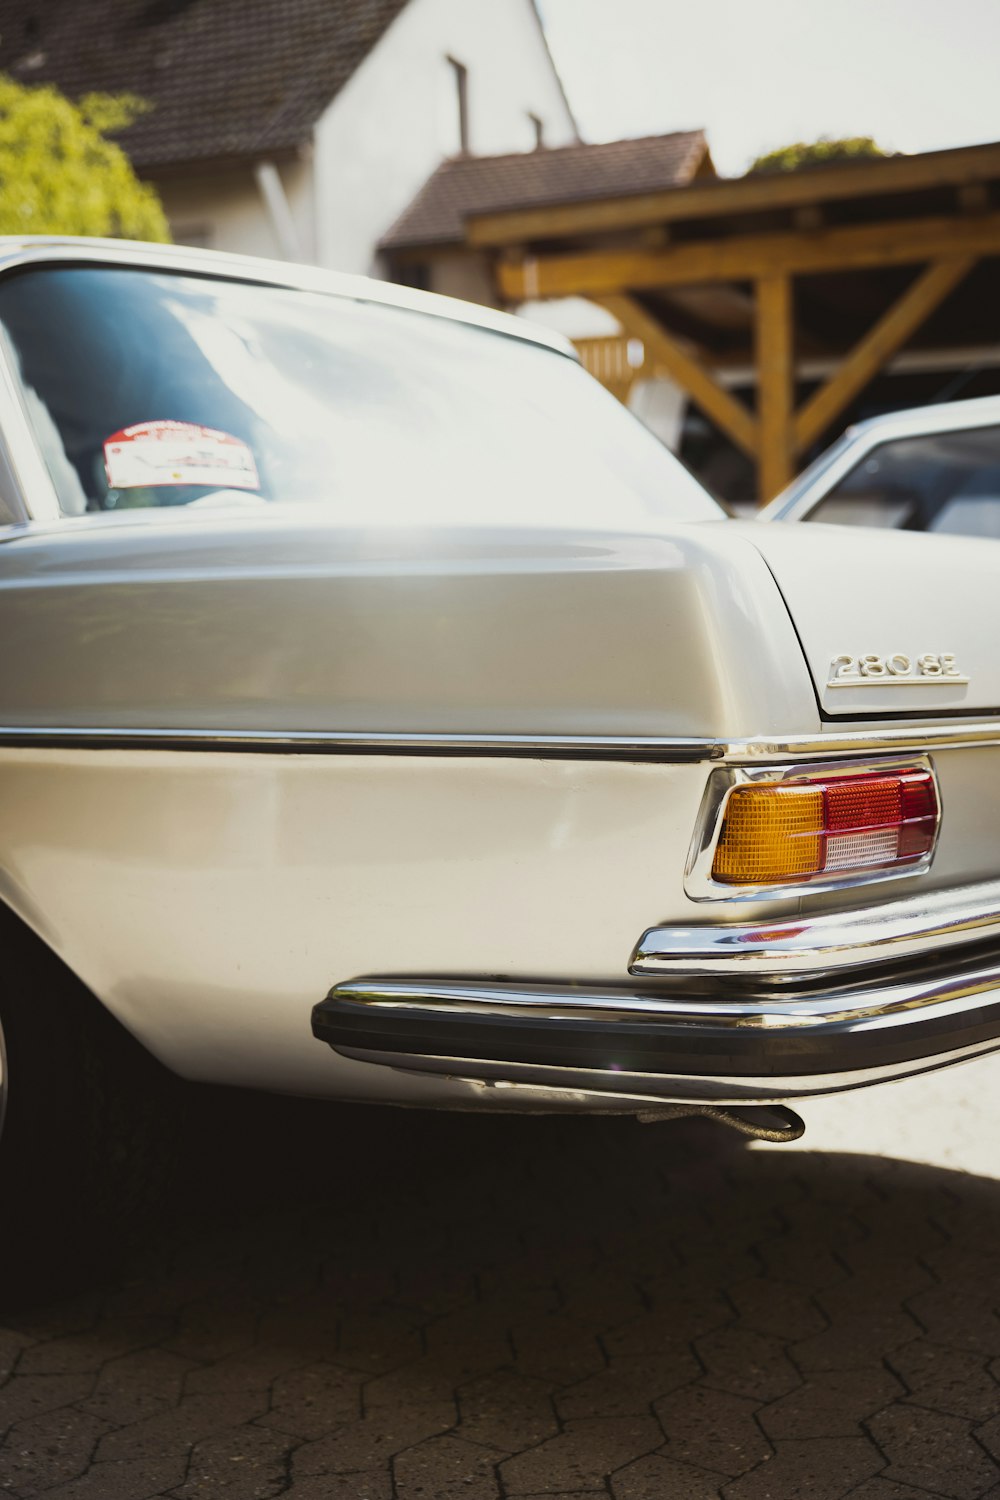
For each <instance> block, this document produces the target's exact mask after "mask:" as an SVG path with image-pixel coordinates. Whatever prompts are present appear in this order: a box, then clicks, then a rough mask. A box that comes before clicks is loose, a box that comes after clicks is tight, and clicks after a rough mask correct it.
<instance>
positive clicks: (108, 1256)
mask: <svg viewBox="0 0 1000 1500" xmlns="http://www.w3.org/2000/svg"><path fill="white" fill-rule="evenodd" d="M2 932H3V938H4V946H5V947H6V948H7V954H6V956H5V959H4V962H3V969H2V971H0V1069H2V1072H0V1206H2V1208H0V1311H4V1310H8V1309H15V1308H18V1307H23V1306H25V1305H32V1304H34V1303H38V1302H44V1301H55V1300H59V1299H61V1298H64V1297H66V1296H70V1295H74V1294H76V1293H77V1292H79V1291H80V1290H81V1289H83V1288H85V1287H88V1286H90V1285H92V1284H93V1283H94V1281H95V1279H100V1280H103V1279H104V1278H105V1277H106V1276H107V1275H108V1274H113V1272H114V1269H115V1266H116V1263H117V1262H118V1261H119V1260H120V1258H121V1255H122V1254H123V1253H124V1252H127V1249H128V1248H129V1246H130V1244H131V1243H132V1242H133V1241H134V1237H135V1234H136V1232H141V1229H142V1226H143V1224H144V1223H145V1221H146V1218H147V1213H146V1210H147V1208H148V1206H149V1204H150V1202H151V1198H152V1197H153V1196H155V1194H156V1192H157V1190H158V1189H159V1188H161V1187H162V1185H163V1179H164V1172H165V1168H166V1165H167V1160H168V1157H167V1153H166V1150H165V1147H166V1142H167V1140H168V1135H169V1133H168V1132H167V1131H166V1130H163V1129H160V1128H158V1126H159V1123H160V1122H161V1121H162V1119H163V1116H164V1109H165V1101H166V1099H167V1096H168V1093H169V1090H168V1086H167V1079H168V1077H169V1075H166V1074H165V1072H164V1070H163V1069H161V1068H160V1067H159V1065H158V1064H157V1063H155V1062H154V1061H153V1059H152V1058H151V1057H150V1056H149V1055H148V1054H147V1053H146V1052H145V1051H144V1050H143V1049H142V1048H141V1047H140V1046H139V1045H138V1043H136V1042H135V1041H134V1040H133V1039H132V1038H131V1037H130V1036H129V1035H128V1034H127V1033H126V1032H125V1031H124V1030H123V1029H122V1028H121V1027H120V1026H119V1025H118V1024H117V1022H115V1021H114V1020H113V1019H112V1018H111V1016H109V1015H108V1014H107V1012H106V1011H105V1010H104V1009H103V1007H102V1006H101V1005H100V1004H99V1003H98V1002H97V1001H96V1000H95V999H94V997H93V996H92V995H91V994H90V993H89V991H87V990H86V989H85V988H84V987H83V986H82V985H81V984H79V982H78V981H77V980H76V979H75V978H74V976H73V975H72V974H71V973H70V972H69V970H67V969H66V968H65V966H64V965H62V964H61V963H60V962H59V960H58V959H56V958H55V957H54V956H53V955H52V954H51V953H50V952H49V951H48V950H47V949H44V948H42V947H41V945H40V944H39V943H38V942H37V940H35V939H34V938H32V937H31V935H30V934H28V933H26V932H22V931H20V930H18V931H17V932H16V933H15V934H13V941H9V939H10V937H11V934H9V933H8V931H7V924H6V923H5V924H4V927H3V929H2Z"/></svg>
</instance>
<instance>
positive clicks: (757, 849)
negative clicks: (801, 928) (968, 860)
mask: <svg viewBox="0 0 1000 1500" xmlns="http://www.w3.org/2000/svg"><path fill="white" fill-rule="evenodd" d="M939 821H940V808H939V805H938V796H937V787H936V785H935V782H934V777H933V775H932V774H931V772H930V771H927V770H923V769H912V770H895V771H884V772H881V771H866V772H861V773H859V774H857V775H838V776H830V777H828V778H827V777H822V776H815V777H813V776H809V777H803V778H801V779H796V780H787V781H772V782H768V781H757V782H751V783H748V784H745V785H742V786H736V787H734V788H733V790H732V791H731V793H730V795H729V798H728V801H727V802H726V807H725V813H724V816H723V820H722V828H721V830H720V833H719V838H718V842H717V844H716V847H715V856H714V859H713V861H712V879H713V880H714V881H716V882H717V883H719V884H721V885H761V886H768V885H782V884H799V883H807V882H808V881H810V880H816V879H824V880H830V879H838V878H844V877H846V878H849V877H850V876H851V875H852V874H857V875H863V874H867V873H874V872H878V871H886V872H889V871H892V870H895V869H897V868H898V869H900V870H901V871H902V870H905V869H906V868H907V867H908V866H911V865H915V864H919V863H920V862H922V861H925V860H926V859H927V857H928V856H929V855H930V853H931V851H932V850H933V848H934V841H935V839H936V837H937V830H938V823H939Z"/></svg>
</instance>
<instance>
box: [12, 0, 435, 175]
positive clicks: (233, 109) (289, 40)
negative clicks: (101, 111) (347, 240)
mask: <svg viewBox="0 0 1000 1500" xmlns="http://www.w3.org/2000/svg"><path fill="white" fill-rule="evenodd" d="M405 4H406V0H3V3H2V4H0V72H6V73H9V74H11V75H12V76H13V77H14V78H16V79H18V80H19V81H20V82H22V83H54V84H56V85H58V87H59V88H61V89H62V90H63V92H64V93H67V94H68V95H69V96H70V97H71V98H78V97H79V96H80V95H81V94H85V93H89V92H91V91H95V90H99V91H102V92H111V93H115V92H121V91H128V92H131V93H135V94H139V95H141V96H142V97H143V98H145V99H147V100H149V101H150V103H152V104H153V105H154V108H153V109H152V110H151V111H150V112H149V114H147V115H145V116H143V117H142V118H141V119H140V120H137V121H136V122H135V124H133V125H132V126H131V127H130V128H129V129H128V130H127V131H126V132H124V133H123V135H122V137H121V141H122V145H123V146H124V147H125V149H126V150H127V151H128V153H129V155H130V156H131V158H132V160H133V161H134V162H135V164H136V165H137V166H138V167H140V168H155V167H163V166H172V165H175V164H180V163H182V162H188V163H190V162H196V161H199V160H201V161H206V160H215V159H224V158H245V157H248V156H258V155H265V154H267V153H269V152H281V151H284V150H288V149H290V148H293V147H295V146H298V145H299V144H300V143H301V142H303V141H304V140H306V139H307V138H308V136H309V133H310V130H311V128H312V126H313V125H314V124H315V122H316V120H317V119H318V118H319V116H320V115H321V114H322V112H323V110H324V109H325V108H326V107H327V105H328V104H329V103H330V101H331V100H332V99H333V97H334V95H335V94H336V93H337V92H338V90H339V89H341V88H342V87H343V85H344V84H345V83H346V82H347V80H348V79H349V78H350V76H351V74H352V73H353V72H354V70H355V69H356V68H357V67H358V65H359V64H360V63H361V62H362V61H363V60H364V58H365V57H366V56H367V55H368V53H369V52H370V51H371V49H372V47H373V46H374V45H375V43H376V42H377V41H378V40H379V38H380V37H381V36H382V34H383V32H384V31H385V30H386V28H387V27H388V26H389V24H390V23H391V22H392V21H393V20H394V19H395V17H396V16H397V15H398V14H399V12H400V11H401V10H402V9H403V6H404V5H405Z"/></svg>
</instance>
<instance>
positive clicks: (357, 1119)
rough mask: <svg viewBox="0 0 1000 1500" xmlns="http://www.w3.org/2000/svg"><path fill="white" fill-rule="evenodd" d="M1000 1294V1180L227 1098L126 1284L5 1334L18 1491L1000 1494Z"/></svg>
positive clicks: (335, 1495)
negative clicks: (999, 1465)
mask: <svg viewBox="0 0 1000 1500" xmlns="http://www.w3.org/2000/svg"><path fill="white" fill-rule="evenodd" d="M859 1108H864V1101H863V1100H862V1101H861V1102H860V1104H859ZM900 1128H901V1130H902V1129H903V1128H904V1122H901V1127H900ZM998 1308H1000V1183H997V1182H993V1181H987V1180H984V1179H979V1178H971V1177H967V1176H964V1175H962V1174H960V1173H955V1172H948V1171H943V1170H941V1169H938V1168H930V1167H921V1166H916V1165H912V1164H908V1163H902V1162H896V1161H890V1160H883V1159H878V1158H871V1157H848V1156H821V1155H818V1154H811V1153H807V1152H796V1153H783V1152H782V1151H781V1149H780V1148H777V1149H766V1150H759V1149H753V1150H749V1149H746V1148H745V1146H744V1145H743V1143H742V1142H741V1141H740V1140H739V1138H737V1137H735V1136H730V1135H728V1134H727V1133H726V1132H724V1131H722V1130H720V1129H719V1128H718V1127H713V1126H711V1125H709V1124H706V1123H704V1122H690V1123H683V1124H668V1125H658V1126H640V1125H638V1124H636V1123H635V1122H634V1121H631V1120H627V1119H622V1120H614V1119H604V1120H597V1119H579V1120H573V1119H547V1118H538V1119H511V1118H487V1117H473V1116H455V1115H448V1116H446V1115H425V1114H418V1113H411V1112H406V1111H394V1110H388V1109H386V1110H376V1109H362V1108H349V1107H330V1106H325V1105H312V1104H303V1103H296V1102H289V1101H283V1100H273V1099H264V1098H255V1097H252V1096H239V1095H232V1094H225V1095H216V1094H214V1093H213V1094H206V1095H204V1096H197V1097H196V1098H195V1100H194V1103H193V1106H192V1111H191V1116H190V1119H189V1122H188V1127H187V1135H186V1138H185V1141H184V1143H183V1146H182V1149H181V1151H180V1172H179V1174H178V1181H177V1183H176V1185H175V1186H174V1188H173V1189H172V1190H171V1192H170V1193H169V1194H167V1195H166V1197H165V1198H164V1199H163V1200H162V1201H161V1203H160V1205H159V1207H158V1210H157V1212H156V1215H155V1218H154V1222H153V1223H152V1224H151V1225H150V1226H149V1227H148V1228H147V1229H146V1230H145V1232H144V1235H143V1239H142V1243H141V1244H140V1246H139V1247H138V1249H137V1250H135V1251H134V1253H132V1255H131V1258H130V1259H129V1260H128V1262H127V1264H126V1265H125V1266H124V1267H123V1268H122V1269H121V1271H120V1272H119V1273H116V1275H115V1277H114V1279H113V1280H112V1281H111V1282H110V1283H109V1284H108V1285H106V1286H105V1287H103V1288H102V1289H100V1290H93V1291H89V1292H87V1293H85V1294H83V1295H80V1296H78V1297H75V1298H74V1299H73V1300H72V1301H70V1302H64V1303H62V1304H55V1305H52V1306H49V1307H46V1308H42V1309H36V1310H35V1311H33V1312H32V1313H30V1314H27V1315H22V1316H20V1317H18V1318H15V1319H13V1320H11V1319H8V1320H7V1324H6V1326H4V1327H2V1328H0V1378H3V1377H6V1378H5V1380H4V1383H3V1385H2V1386H0V1431H2V1430H5V1429H6V1430H7V1436H6V1441H5V1442H4V1444H3V1446H2V1447H0V1492H4V1493H10V1494H12V1495H15V1496H23V1497H26V1496H30V1495H35V1494H37V1493H39V1492H40V1491H41V1490H42V1489H44V1490H45V1494H46V1496H47V1497H61V1500H70V1497H72V1500H102V1497H104V1496H108V1497H111V1496H119V1495H120V1496H122V1497H128V1500H143V1497H145V1496H160V1495H171V1496H177V1497H185V1500H186V1497H195V1496H203V1495H216V1494H217V1495H219V1496H226V1497H228V1500H244V1497H246V1500H258V1497H268V1496H274V1495H279V1494H290V1495H292V1496H295V1497H298V1500H320V1497H322V1500H348V1497H350V1500H365V1497H367V1500H390V1497H391V1500H452V1497H459V1496H461V1497H462V1500H480V1497H482V1500H494V1497H498V1496H522V1497H527V1496H541V1495H547V1496H550V1497H551V1496H560V1495H561V1496H564V1497H565V1496H569V1495H608V1494H610V1495H612V1496H614V1497H615V1500H703V1497H704V1500H708V1497H712V1496H716V1495H719V1494H722V1495H724V1496H725V1497H726V1500H765V1497H768V1500H791V1497H798V1496H809V1497H810V1500H814V1497H815V1500H838V1497H840V1496H847V1495H853V1496H857V1497H860V1500H917V1497H918V1496H924V1497H926V1495H927V1494H928V1493H929V1494H931V1495H941V1496H948V1497H951V1500H964V1497H966V1496H968V1497H969V1500H974V1497H980V1496H987V1495H989V1496H990V1497H991V1500H994V1497H995V1496H997V1495H1000V1467H998V1459H1000V1384H998V1378H1000V1316H998Z"/></svg>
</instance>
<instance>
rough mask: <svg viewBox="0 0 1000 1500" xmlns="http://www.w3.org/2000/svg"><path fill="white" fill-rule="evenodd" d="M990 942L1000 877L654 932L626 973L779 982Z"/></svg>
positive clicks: (999, 928) (997, 922)
mask: <svg viewBox="0 0 1000 1500" xmlns="http://www.w3.org/2000/svg"><path fill="white" fill-rule="evenodd" d="M991 939H1000V880H987V881H983V882H982V883H981V884H978V885H970V886H965V887H963V888H961V889H958V890H954V889H952V890H944V891H929V892H928V891H922V892H921V893H920V894H919V895H917V896H910V897H907V898H905V899H904V900H901V901H889V902H886V903H885V905H884V906H866V907H862V908H860V909H859V910H857V911H846V912H823V913H821V914H820V915H819V916H814V917H794V918H792V919H790V920H783V921H779V922H771V923H766V924H763V923H761V922H756V923H748V924H745V925H743V924H738V923H732V924H726V925H721V926H706V927H651V928H650V929H649V931H648V932H644V933H643V935H642V937H641V938H640V939H639V942H638V943H637V944H636V947H635V951H634V953H633V954H632V957H631V959H630V960H629V969H628V971H629V973H630V974H635V975H647V974H655V975H658V976H662V975H665V974H666V975H670V976H671V977H673V978H675V979H704V978H708V977H710V976H713V975H722V974H726V975H731V976H733V977H737V978H742V977H744V976H746V977H748V978H752V979H759V980H766V981H767V982H768V983H772V984H779V983H781V982H782V981H783V980H795V979H797V980H802V979H803V978H805V977H806V976H809V977H814V978H823V977H825V976H827V975H830V974H834V973H837V974H839V973H841V972H842V971H843V970H845V969H851V968H856V967H857V966H859V965H869V966H870V965H874V964H885V963H892V962H895V961H896V960H899V959H911V958H919V957H923V956H925V955H929V954H935V953H939V952H941V951H942V950H944V949H948V948H954V947H956V946H958V945H960V944H963V943H977V942H987V941H989V940H991ZM844 977H845V979H846V978H850V977H851V976H850V975H846V974H845V975H844Z"/></svg>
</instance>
